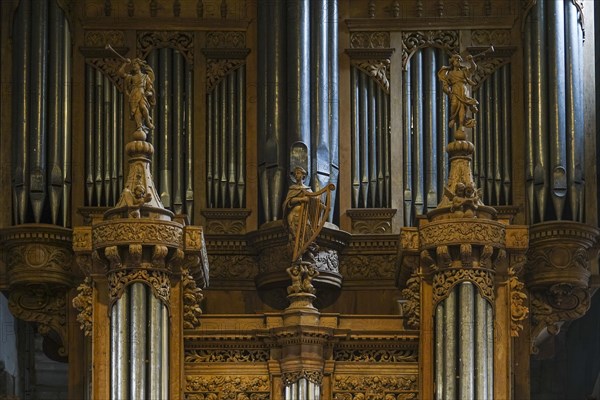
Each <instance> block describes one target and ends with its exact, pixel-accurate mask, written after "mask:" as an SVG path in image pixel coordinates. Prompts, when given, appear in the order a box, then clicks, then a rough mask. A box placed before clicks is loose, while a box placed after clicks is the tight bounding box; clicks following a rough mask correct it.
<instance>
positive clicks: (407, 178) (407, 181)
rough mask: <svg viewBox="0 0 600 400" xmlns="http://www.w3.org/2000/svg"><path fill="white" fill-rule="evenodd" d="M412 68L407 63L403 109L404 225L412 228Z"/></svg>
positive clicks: (403, 73)
mask: <svg viewBox="0 0 600 400" xmlns="http://www.w3.org/2000/svg"><path fill="white" fill-rule="evenodd" d="M411 77H412V68H411V63H407V65H406V70H405V71H403V72H402V79H403V81H402V82H403V83H402V98H403V99H404V101H403V102H402V109H403V111H404V112H403V114H404V120H403V127H404V132H403V135H404V140H403V143H404V146H403V147H402V157H403V159H404V165H403V168H402V170H403V171H404V176H403V181H404V191H403V194H404V225H405V226H411V225H412V221H413V214H412V211H413V201H412V197H413V196H412V165H413V161H412V148H413V129H412V122H413V119H412V89H411V88H412V83H411V82H412V79H411Z"/></svg>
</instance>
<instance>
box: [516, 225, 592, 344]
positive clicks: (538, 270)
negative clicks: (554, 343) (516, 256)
mask: <svg viewBox="0 0 600 400" xmlns="http://www.w3.org/2000/svg"><path fill="white" fill-rule="evenodd" d="M599 233H600V230H598V229H597V228H595V227H592V226H589V225H585V224H582V223H578V222H571V221H552V222H544V223H540V224H536V225H534V226H532V227H531V230H530V247H529V252H528V253H527V258H528V264H527V269H526V271H525V280H526V283H527V288H528V289H529V293H530V295H531V314H532V338H533V340H534V349H533V350H534V351H535V341H536V339H538V338H539V335H540V334H541V333H543V332H544V331H547V332H548V333H550V334H557V333H558V332H559V330H560V326H561V324H562V322H564V321H571V320H574V319H577V318H579V317H581V316H583V315H584V314H585V313H586V312H587V310H588V309H589V306H590V297H591V293H590V282H589V280H590V276H591V271H590V262H591V260H592V259H594V258H595V257H596V253H597V249H596V247H595V246H596V244H597V237H598V235H599Z"/></svg>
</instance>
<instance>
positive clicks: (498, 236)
mask: <svg viewBox="0 0 600 400" xmlns="http://www.w3.org/2000/svg"><path fill="white" fill-rule="evenodd" d="M504 240H505V227H504V225H502V224H500V223H494V222H492V221H485V222H483V221H482V222H476V221H472V220H469V221H464V222H463V221H456V222H452V223H447V222H444V223H441V224H437V223H431V224H428V225H427V226H425V227H423V228H422V229H421V230H420V241H421V245H422V246H423V247H431V246H436V247H437V246H438V245H440V244H461V243H466V242H468V243H473V244H476V243H489V244H492V245H493V246H494V247H504Z"/></svg>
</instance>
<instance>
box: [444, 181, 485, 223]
mask: <svg viewBox="0 0 600 400" xmlns="http://www.w3.org/2000/svg"><path fill="white" fill-rule="evenodd" d="M444 194H445V195H446V196H447V197H448V200H450V201H451V202H452V205H451V206H450V212H454V213H456V212H458V213H461V215H462V216H464V217H471V216H472V215H473V211H474V210H477V208H478V207H479V206H480V205H482V204H483V203H482V202H481V189H477V188H475V184H474V183H473V182H468V183H463V182H458V183H457V184H456V189H455V192H454V193H452V191H451V190H450V189H448V188H447V187H445V188H444Z"/></svg>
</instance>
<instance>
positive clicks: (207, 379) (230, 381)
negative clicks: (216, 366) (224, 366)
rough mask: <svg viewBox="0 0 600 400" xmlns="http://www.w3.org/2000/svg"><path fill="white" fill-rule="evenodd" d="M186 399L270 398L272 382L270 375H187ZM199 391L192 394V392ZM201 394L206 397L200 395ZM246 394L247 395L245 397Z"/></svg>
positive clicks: (254, 399)
mask: <svg viewBox="0 0 600 400" xmlns="http://www.w3.org/2000/svg"><path fill="white" fill-rule="evenodd" d="M185 391H186V392H188V393H186V399H189V400H191V399H206V400H208V399H211V400H213V399H214V400H217V399H219V400H220V399H232V400H237V399H244V398H248V399H251V400H259V399H261V400H262V399H269V393H270V392H271V384H270V380H269V377H268V376H260V375H259V376H223V375H216V376H197V375H187V376H186V377H185ZM190 392H191V393H198V395H192V394H191V393H190ZM200 395H202V396H204V397H200ZM194 396H196V397H194ZM223 396H228V397H223ZM244 396H246V397H244Z"/></svg>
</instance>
